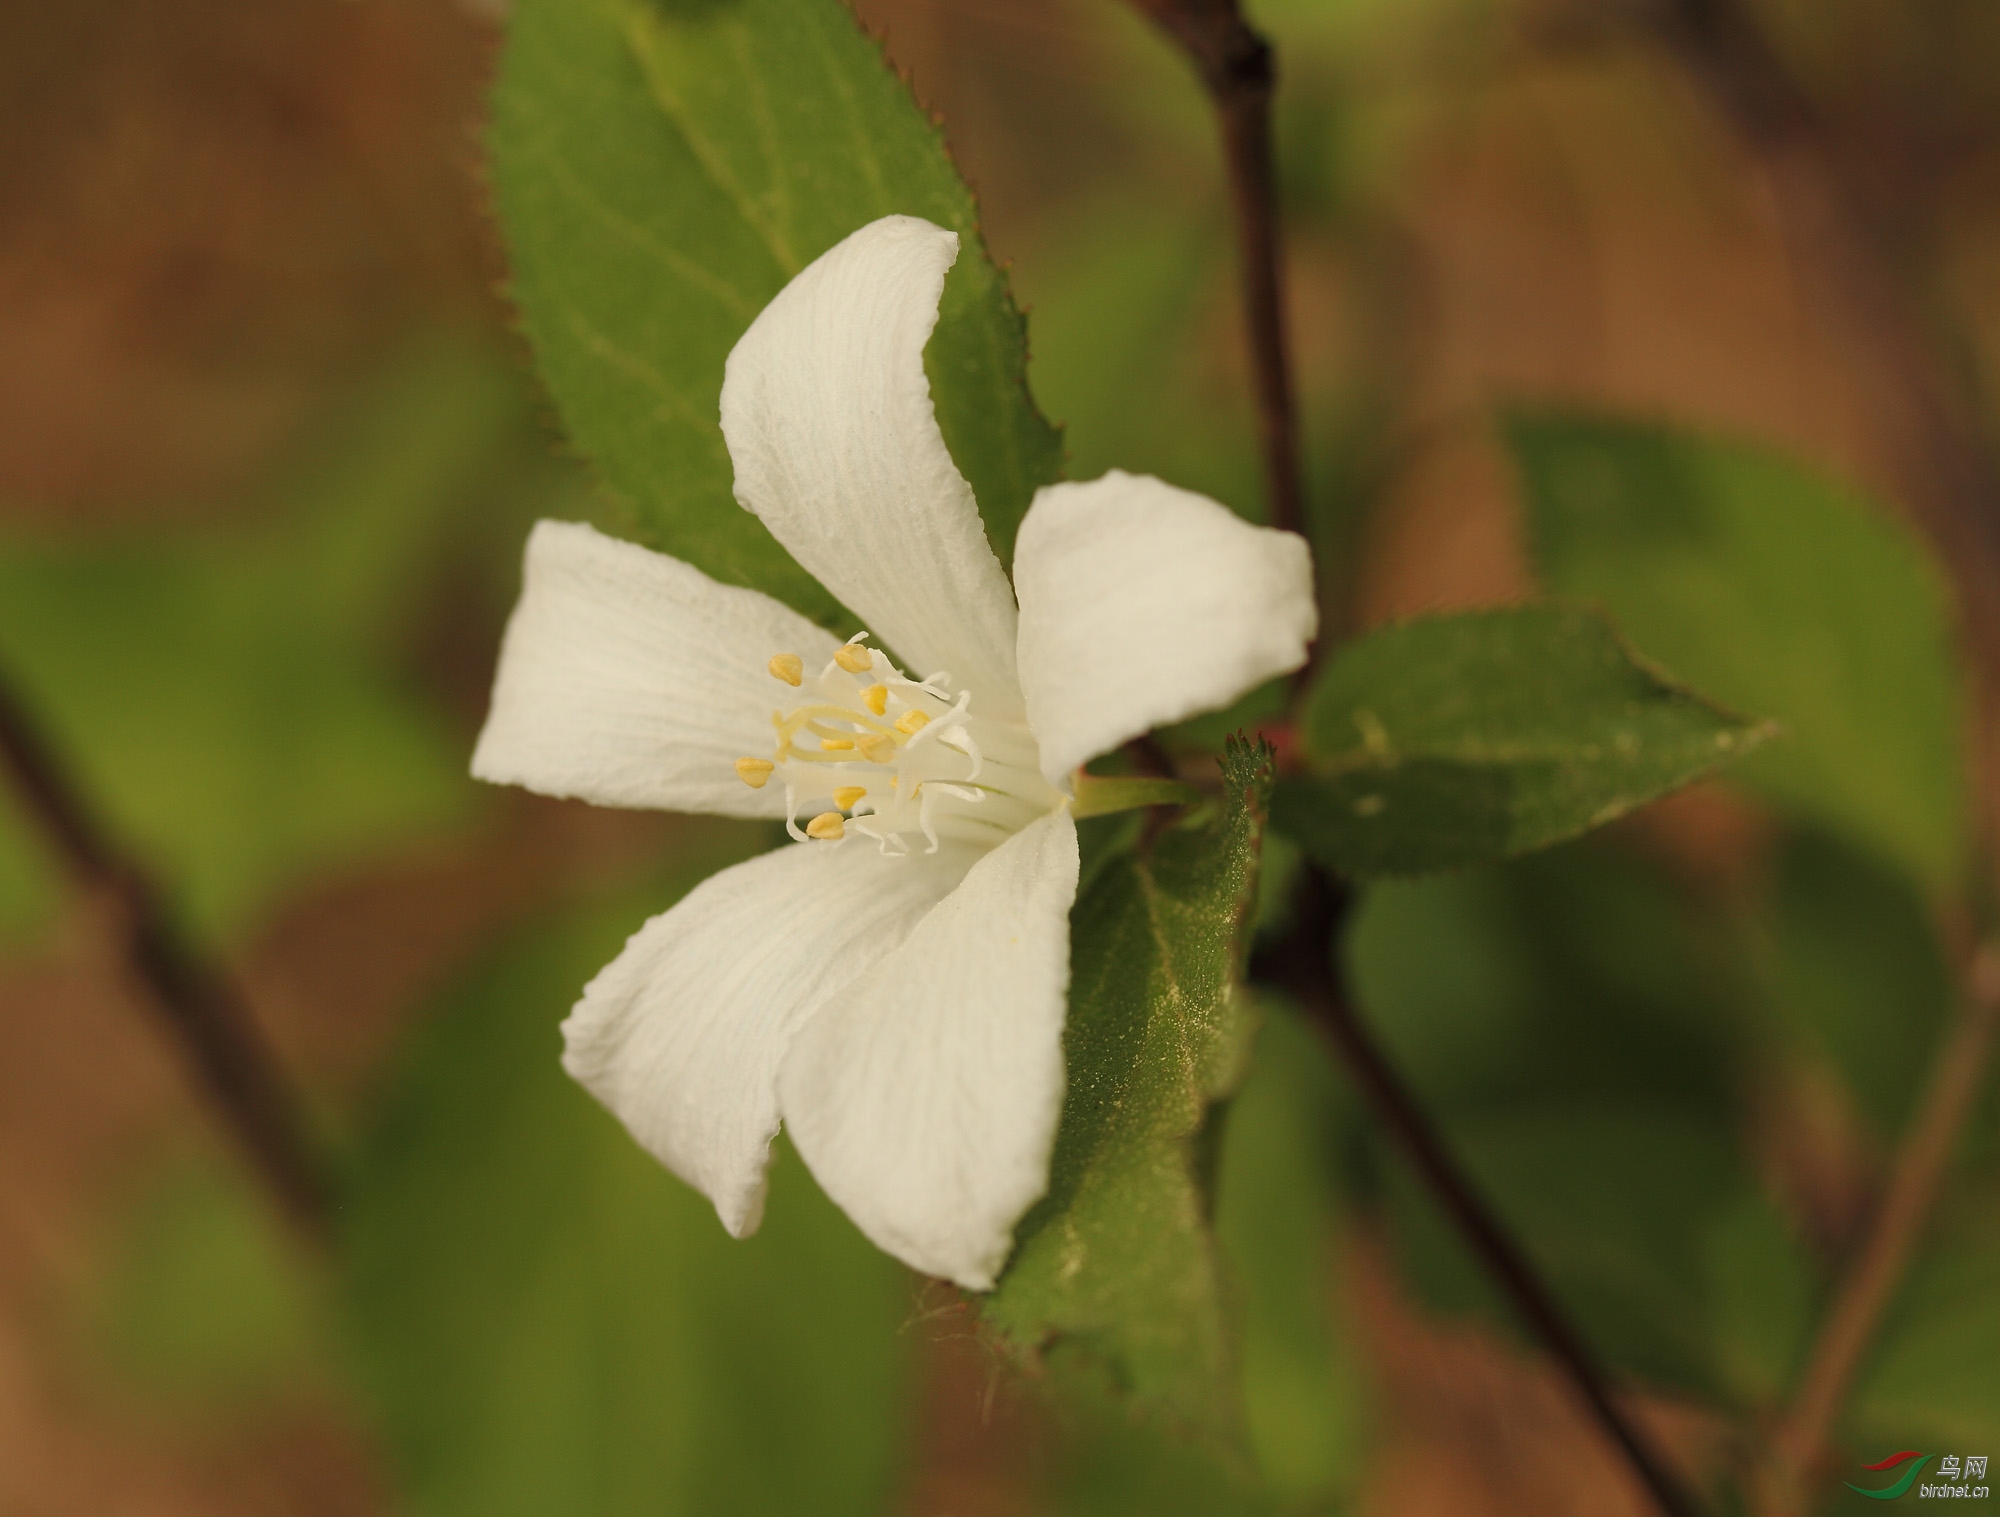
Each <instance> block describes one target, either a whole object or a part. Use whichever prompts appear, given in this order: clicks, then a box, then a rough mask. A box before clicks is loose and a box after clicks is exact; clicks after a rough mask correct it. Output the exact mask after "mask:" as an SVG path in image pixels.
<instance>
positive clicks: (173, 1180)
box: [80, 1154, 333, 1423]
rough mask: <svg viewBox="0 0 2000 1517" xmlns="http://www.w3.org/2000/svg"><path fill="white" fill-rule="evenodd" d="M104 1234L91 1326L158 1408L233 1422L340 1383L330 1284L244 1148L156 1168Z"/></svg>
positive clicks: (90, 1289)
mask: <svg viewBox="0 0 2000 1517" xmlns="http://www.w3.org/2000/svg"><path fill="white" fill-rule="evenodd" d="M106 1243H107V1244H108V1245H109V1246H108V1247H107V1248H106V1250H105V1259H104V1264H103V1266H102V1267H101V1268H98V1269H94V1270H91V1271H89V1277H88V1281H87V1286H86V1290H85V1292H84V1298H83V1300H82V1301H81V1303H80V1305H81V1308H82V1316H83V1323H84V1327H85V1332H86V1336H87V1338H88V1340H89V1342H90V1344H91V1347H92V1348H93V1349H94V1350H95V1351H96V1354H97V1356H98V1357H101V1358H102V1360H103V1361H104V1363H105V1365H106V1367H107V1368H108V1369H109V1370H110V1371H111V1372H112V1374H113V1375H115V1376H116V1378H117V1380H118V1381H119V1383H120V1384H121V1386H123V1387H126V1388H128V1389H131V1390H136V1391H138V1392H140V1393H142V1394H143V1395H144V1396H145V1397H146V1399H147V1403H148V1406H149V1409H152V1410H154V1411H156V1412H158V1413H160V1414H163V1415H165V1416H167V1417H170V1418H172V1419H174V1420H175V1421H191V1422H196V1423H204V1422H207V1423H222V1422H226V1421H228V1420H229V1419H231V1418H241V1417H242V1416H244V1415H245V1414H246V1413H249V1412H252V1411H256V1410H262V1411H266V1412H268V1410H269V1409H270V1407H271V1405H272V1403H273V1402H279V1401H285V1400H290V1401H293V1402H299V1401H304V1400H310V1399H311V1398H312V1396H313V1394H314V1393H315V1392H319V1393H323V1392H324V1391H325V1389H326V1387H327V1386H328V1385H329V1384H330V1383H331V1382H332V1379H333V1374H332V1360H331V1355H330V1353H329V1348H330V1335H329V1333H328V1331H327V1329H328V1323H327V1321H326V1317H325V1312H324V1307H325V1305H326V1301H325V1299H324V1294H325V1293H324V1291H323V1290H322V1288H321V1287H322V1285H323V1283H324V1282H323V1281H322V1280H320V1279H317V1278H314V1277H313V1276H312V1275H311V1274H310V1273H309V1272H308V1271H307V1270H305V1269H303V1268H302V1267H301V1264H302V1261H301V1259H300V1257H299V1254H298V1250H297V1249H296V1247H295V1246H293V1245H292V1244H291V1243H290V1240H287V1239H286V1238H285V1237H284V1236H283V1235H282V1233H281V1231H280V1228H279V1225H278V1223H277V1221H276V1219H275V1218H274V1217H273V1216H272V1214H271V1210H270V1206H269V1204H268V1202H267V1201H266V1199H265V1197H264V1196H263V1195H262V1194H260V1193H259V1192H258V1191H257V1190H256V1189H255V1188H254V1187H253V1186H252V1185H251V1183H250V1181H249V1179H248V1178H247V1176H246V1175H245V1174H244V1173H243V1172H242V1170H241V1168H240V1166H239V1165H237V1164H236V1162H235V1159H234V1156H233V1155H227V1156H225V1155H214V1154H203V1155H200V1156H187V1155H176V1156H174V1158H173V1159H171V1160H170V1161H169V1162H168V1163H167V1164H165V1165H163V1166H161V1167H160V1168H159V1169H157V1170H156V1171H154V1172H153V1173H150V1174H148V1175H147V1176H145V1182H144V1186H143V1189H142V1190H141V1191H140V1192H139V1194H138V1195H137V1197H136V1198H135V1204H134V1205H133V1206H132V1207H131V1208H130V1210H129V1211H126V1212H124V1213H122V1214H121V1215H120V1216H119V1218H118V1219H117V1224H116V1226H115V1228H114V1229H113V1230H112V1231H111V1232H110V1234H109V1235H108V1236H107V1238H106Z"/></svg>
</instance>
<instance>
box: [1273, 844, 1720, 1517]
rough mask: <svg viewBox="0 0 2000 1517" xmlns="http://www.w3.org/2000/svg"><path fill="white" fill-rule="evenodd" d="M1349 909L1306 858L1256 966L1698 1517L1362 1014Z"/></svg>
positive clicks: (1667, 1504)
mask: <svg viewBox="0 0 2000 1517" xmlns="http://www.w3.org/2000/svg"><path fill="white" fill-rule="evenodd" d="M1345 908H1346V897H1345V892H1344V891H1343V890H1342V888H1341V886H1340V885H1339V884H1338V882H1336V881H1335V880H1334V879H1332V878H1331V877H1330V876H1328V875H1327V874H1325V873H1324V872H1322V871H1321V870H1320V869H1319V868H1318V867H1317V866H1315V865H1308V866H1306V868H1305V869H1304V870H1302V871H1301V877H1300V881H1299V887H1298V893H1297V896H1296V898H1295V907H1294V910H1295V912H1296V915H1295V916H1294V919H1293V924H1292V928H1291V930H1290V932H1289V933H1288V934H1287V935H1286V937H1285V939H1284V941H1283V942H1282V943H1281V944H1280V945H1278V946H1277V947H1276V948H1275V949H1272V950H1270V951H1268V952H1260V953H1259V954H1258V955H1257V957H1256V958H1255V959H1254V960H1253V961H1252V964H1251V974H1252V975H1253V977H1255V978H1259V979H1263V980H1267V981H1268V982H1270V983H1272V984H1274V985H1277V986H1280V987H1282V988H1283V989H1285V990H1287V991H1289V992H1290V993H1291V994H1292V995H1293V996H1294V997H1296V998H1297V1000H1298V1001H1299V1002H1300V1004H1301V1005H1302V1006H1303V1007H1304V1009H1305V1010H1306V1012H1307V1013H1308V1014H1309V1015H1310V1016H1311V1017H1312V1018H1313V1020H1314V1021H1316V1022H1317V1023H1318V1024H1319V1025H1320V1026H1321V1027H1322V1028H1323V1029H1325V1031H1326V1033H1327V1034H1328V1036H1329V1037H1331V1038H1332V1039H1333V1042H1334V1045H1335V1046H1336V1047H1337V1048H1338V1050H1339V1052H1340V1055H1341V1057H1342V1058H1343V1059H1344V1060H1345V1061H1346V1064H1347V1068H1348V1072H1349V1073H1350V1074H1351V1075H1352V1076H1353V1078H1354V1081H1355V1083H1356V1084H1357V1085H1359V1086H1360V1087H1361V1090H1362V1093H1363V1094H1364V1095H1365V1096H1366V1097H1367V1099H1368V1101H1369V1104H1370V1105H1371V1106H1373V1107H1374V1109H1375V1115H1376V1117H1377V1119H1378V1120H1380V1122H1381V1123H1382V1125H1383V1126H1384V1127H1386V1128H1387V1129H1388V1131H1389V1134H1390V1136H1391V1137H1392V1138H1393V1139H1394V1140H1395V1141H1396V1143H1397V1144H1398V1145H1399V1146H1400V1147H1401V1148H1402V1150H1403V1153H1404V1155H1405V1157H1407V1158H1408V1159H1409V1161H1410V1162H1411V1163H1412V1164H1413V1165H1414V1166H1415V1167H1416V1169H1417V1172H1418V1173H1419V1174H1420V1175H1421V1176H1422V1177H1423V1179H1424V1181H1425V1183H1426V1184H1427V1185H1428V1186H1429V1187H1430V1189H1431V1192H1432V1194H1433V1195H1434V1196H1435V1197H1436V1198H1437V1200H1438V1202H1439V1203H1440V1204H1441V1205H1442V1206H1443V1207H1444V1209H1445V1211H1446V1212H1447V1213H1449V1214H1450V1216H1451V1220H1452V1222H1453V1223H1454V1224H1455V1225H1456V1226H1457V1228H1458V1230H1459V1233H1460V1234H1461V1236H1462V1237H1463V1238H1464V1240H1465V1242H1466V1244H1467V1245H1468V1246H1469V1247H1470V1248H1471V1249H1472V1251H1473V1253H1474V1254H1475V1255H1476V1256H1477V1257H1478V1259H1479V1261H1480V1263H1481V1264H1482V1265H1483V1266H1484V1267H1485V1269H1486V1272H1487V1273H1488V1274H1489V1275H1491V1276H1492V1277H1493V1279H1494V1280H1495V1281H1496V1282H1497V1283H1498V1285H1499V1286H1500V1288H1501V1290H1502V1291H1503V1292H1505V1294H1506V1296H1507V1298H1508V1300H1509V1301H1510V1302H1511V1303H1512V1305H1513V1307H1514V1309H1515V1311H1516V1312H1518V1313H1519V1314H1520V1317H1521V1319H1522V1321H1523V1322H1524V1323H1525V1324H1526V1325H1527V1326H1528V1328H1529V1330H1530V1331H1531V1332H1532V1333H1533V1334H1534V1336H1535V1337H1536V1338H1538V1339H1539V1340H1540V1341H1541V1344H1542V1347H1543V1348H1544V1349H1546V1350H1547V1351H1548V1353H1549V1355H1550V1357H1551V1358H1553V1359H1554V1360H1555V1362H1556V1365H1557V1366H1558V1367H1559V1368H1560V1369H1561V1370H1562V1372H1563V1374H1564V1375H1565V1376H1566V1377H1567V1378H1568V1380H1569V1383H1570V1386H1571V1388H1572V1389H1573V1390H1574V1391H1575V1392H1576V1395H1577V1398H1578V1400H1579V1401H1581V1402H1582V1403H1583V1405H1584V1407H1585V1409H1586V1410H1587V1411H1588V1412H1589V1413H1590V1415H1591V1416H1592V1417H1593V1418H1594V1419H1595V1420H1596V1422H1597V1424H1598V1426H1599V1427H1600V1428H1601V1429H1602V1430H1603V1432H1604V1435H1605V1437H1606V1438H1607V1439H1609V1440H1610V1442H1611V1443H1612V1444H1613V1445H1614V1446H1615V1447H1616V1448H1617V1450H1618V1452H1619V1453H1620V1454H1621V1455H1622V1456H1623V1457H1624V1459H1625V1462H1626V1463H1627V1464H1628V1465H1630V1466H1631V1469H1632V1473H1633V1474H1634V1475H1635V1476H1636V1477H1637V1479H1638V1481H1639V1483H1640V1484H1641V1485H1642V1486H1643V1487H1644V1488H1645V1490H1646V1493H1647V1495H1648V1496H1650V1497H1651V1498H1652V1502H1653V1505H1654V1506H1655V1507H1657V1508H1658V1509H1659V1510H1660V1511H1661V1512H1662V1513H1664V1514H1666V1517H1693V1514H1694V1513H1695V1512H1696V1511H1697V1510H1698V1509H1697V1507H1696V1506H1695V1503H1694V1501H1693V1499H1692V1498H1691V1497H1690V1496H1689V1495H1688V1494H1687V1492H1686V1491H1685V1490H1684V1489H1683V1488H1682V1486H1681V1483H1680V1481H1679V1480H1678V1479H1677V1478H1676V1477H1675V1476H1674V1475H1673V1474H1672V1472H1671V1471H1670V1469H1669V1467H1668V1464H1667V1462H1666V1460H1665V1458H1664V1457H1663V1456H1662V1455H1661V1454H1660V1453H1659V1451H1658V1450H1656V1449H1655V1448H1654V1447H1653V1445H1652V1442H1651V1440H1650V1439H1649V1438H1648V1437H1647V1436H1646V1435H1645V1433H1644V1432H1642V1431H1641V1430H1640V1428H1639V1427H1638V1425H1637V1424H1636V1423H1634V1422H1633V1421H1632V1420H1631V1419H1630V1418H1628V1417H1627V1416H1626V1415H1625V1413H1624V1411H1623V1410H1622V1409H1621V1408H1620V1407H1619V1405H1618V1403H1617V1401H1616V1400H1615V1399H1614V1398H1613V1396H1612V1394H1611V1387H1610V1381H1609V1379H1608V1378H1607V1376H1606V1375H1605V1373H1604V1371H1603V1370H1602V1369H1601V1368H1599V1366H1598V1364H1597V1361H1596V1358H1595V1356H1594V1355H1593V1354H1592V1353H1591V1351H1590V1349H1589V1347H1588V1346H1587V1345H1586V1344H1585V1343H1584V1341H1583V1337H1582V1335H1581V1334H1580V1333H1579V1332H1578V1331H1577V1330H1576V1328H1575V1327H1574V1326H1573V1325H1572V1324H1571V1322H1570V1321H1569V1318H1568V1317H1567V1316H1566V1315H1565V1314H1564V1313H1563V1310H1562V1308H1561V1307H1560V1306H1559V1305H1558V1304H1557V1302H1556V1299H1555V1297H1554V1295H1553V1294H1552V1293H1551V1292H1550V1290H1549V1288H1548V1287H1547V1286H1546V1285H1545V1284H1543V1283H1542V1280H1541V1278H1540V1277H1539V1276H1538V1275H1537V1274H1536V1272H1535V1268H1534V1266H1533V1265H1532V1264H1531V1263H1530V1262H1529V1260H1528V1257H1527V1254H1526V1253H1525V1252H1524V1251H1523V1249H1522V1248H1521V1245H1520V1244H1519V1243H1518V1242H1516V1241H1515V1240H1514V1238H1513V1236H1512V1235H1511V1234H1510V1233H1509V1232H1508V1231H1507V1228H1506V1225H1505V1224H1504V1223H1503V1222H1502V1221H1501V1220H1500V1218H1499V1217H1498V1216H1496V1215H1495V1214H1494V1212H1493V1211H1492V1209H1491V1208H1490V1207H1489V1206H1488V1205H1487V1204H1486V1202H1485V1201H1484V1200H1483V1199H1482V1198H1481V1196H1480V1194H1479V1191H1478V1189H1477V1187H1476V1186H1475V1185H1474V1184H1473V1182H1472V1180H1471V1179H1470V1177H1469V1176H1467V1175H1466V1174H1465V1173H1464V1171H1463V1170H1461V1169H1460V1168H1459V1166H1458V1164H1457V1162H1456V1161H1455V1160H1454V1159H1453V1158H1452V1156H1451V1154H1450V1153H1449V1151H1448V1150H1447V1149H1446V1148H1445V1145H1444V1141H1443V1139H1442V1138H1441V1137H1440V1136H1439V1135H1438V1132H1437V1130H1436V1128H1434V1127H1433V1126H1432V1124H1431V1121H1430V1118H1429V1117H1428V1116H1426V1115H1425V1113H1424V1110H1423V1108H1422V1107H1421V1106H1419V1105H1418V1104H1417V1100H1416V1097H1415V1096H1414V1095H1413V1094H1412V1093H1411V1091H1410V1089H1409V1087H1408V1086H1406V1085H1405V1084H1404V1083H1403V1081H1402V1078H1401V1077H1400V1076H1399V1075H1398V1074H1397V1073H1396V1070H1395V1068H1394V1067H1393V1066H1392V1065H1391V1064H1390V1063H1389V1061H1388V1059H1387V1057H1386V1056H1385V1055H1384V1054H1383V1052H1382V1050H1381V1049H1380V1048H1379V1047H1377V1046H1376V1043H1375V1040H1374V1037H1373V1035H1372V1034H1371V1033H1370V1032H1369V1030H1368V1028H1367V1026H1366V1025H1365V1024H1364V1023H1363V1022H1362V1021H1361V1018H1360V1017H1359V1015H1358V1014H1357V1013H1356V1011H1355V1008H1354V1005H1353V1002H1352V1001H1351V1000H1350V998H1349V997H1348V996H1347V995H1346V993H1345V991H1344V989H1343V987H1342V986H1341V984H1340V982H1339V979H1338V978H1337V976H1336V975H1335V973H1334V969H1333V952H1334V944H1335V939H1336V935H1337V933H1338V930H1339V926H1340V921H1341V917H1342V915H1343V914H1344V911H1345Z"/></svg>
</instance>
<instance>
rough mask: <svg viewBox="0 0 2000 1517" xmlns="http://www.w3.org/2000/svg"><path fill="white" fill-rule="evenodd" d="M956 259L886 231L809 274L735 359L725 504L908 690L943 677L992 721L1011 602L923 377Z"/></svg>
mask: <svg viewBox="0 0 2000 1517" xmlns="http://www.w3.org/2000/svg"><path fill="white" fill-rule="evenodd" d="M957 256H958V236H957V234H956V233H953V232H947V231H945V230H944V229H943V228H942V227H936V226H933V225H931V223H929V222H928V221H921V220H919V219H917V218H916V217H914V216H885V217H884V218H882V220H880V221H876V222H872V223H870V224H869V225H868V226H865V227H863V228H862V229H861V230H860V231H858V232H856V233H854V234H853V235H852V236H850V237H849V238H847V239H846V241H844V242H842V243H840V244H838V245H837V246H835V247H834V248H832V249H830V250H829V251H827V252H826V253H824V254H822V255H821V256H820V257H819V258H818V259H816V260H814V262H812V263H811V264H810V265H808V266H807V267H806V268H805V269H804V270H803V271H802V272H801V273H800V274H799V275H798V277H797V278H795V279H794V280H793V281H792V282H791V283H790V284H788V285H786V286H785V288H784V289H783V290H781V291H779V292H778V296H777V298H776V299H775V300H773V301H772V302H771V303H770V305H768V306H766V307H765V308H764V311H763V313H762V314H761V315H759V316H758V318H757V319H756V321H754V322H752V323H751V325H750V330H749V331H747V332H745V333H744V334H743V338H742V340H741V341H740V342H738V343H737V344H736V348H735V350H734V351H733V352H731V353H730V355H729V363H728V366H727V368H726V369H725V371H724V377H723V381H722V435H723V437H724V438H725V439H726V440H727V441H728V444H729V456H730V458H731V459H733V460H734V461H735V464H736V498H737V499H738V500H739V501H741V502H742V503H743V504H744V505H745V506H746V507H748V508H749V509H750V510H752V511H754V512H756V513H757V515H758V516H759V517H761V518H762V519H763V522H764V525H766V526H767V527H769V528H770V529H771V532H772V534H773V535H774V536H775V537H776V538H777V539H778V541H779V542H781V543H783V544H784V545H785V547H786V548H787V549H789V550H790V552H791V555H792V557H794V558H796V559H797V560H798V561H799V562H800V563H801V564H803V565H804V566H805V567H806V568H807V569H808V570H810V571H811V573H812V574H813V576H814V577H815V578H816V579H818V580H819V582H820V583H821V584H823V585H825V586H826V587H827V589H829V590H831V591H832V592H833V593H834V594H835V595H837V596H839V597H840V599H841V601H842V602H843V603H844V604H845V605H847V606H848V607H849V608H850V609H851V610H853V611H854V612H855V614H856V615H858V616H860V617H861V619H862V621H863V622H864V623H865V624H866V626H867V628H868V630H869V631H870V632H871V633H873V634H874V635H875V637H876V638H877V639H878V640H880V641H881V642H882V643H883V644H885V645H886V646H887V647H888V648H889V649H891V650H892V651H893V652H894V653H896V654H897V655H899V656H900V658H901V659H902V661H903V664H904V667H905V668H906V669H908V670H909V672H910V673H911V674H912V675H913V676H914V677H916V678H918V679H922V678H923V677H924V676H925V675H927V674H931V673H933V672H936V671H938V670H949V671H950V672H951V673H952V675H953V676H954V677H955V678H956V679H957V680H958V681H959V683H960V684H961V685H970V686H971V687H972V688H974V689H975V690H977V691H979V692H980V698H981V700H982V702H983V703H984V704H985V705H986V706H988V707H992V708H1000V707H1004V706H1005V705H1006V704H1008V703H1010V702H1012V701H1013V700H1014V699H1015V692H1016V690H1017V688H1018V687H1017V685H1016V683H1015V679H1014V626H1015V612H1014V597H1013V595H1012V594H1011V593H1010V592H1009V590H1008V588H1007V579H1006V576H1005V575H1004V574H1002V573H1001V571H1000V563H999V560H998V559H996V558H995V557H994V556H993V549H992V548H991V547H990V546H989V545H988V543H987V541H986V531H985V528H984V527H983V526H982V525H981V523H980V520H979V509H978V506H977V505H976V504H975V503H974V501H973V498H972V487H971V486H970V485H968V484H967V483H966V482H965V478H964V476H963V475H961V474H960V473H959V472H958V466H957V465H956V464H954V463H953V462H952V461H951V454H950V452H949V451H947V450H946V448H945V444H944V435H943V434H942V433H941V432H939V431H938V424H937V416H936V413H935V412H934V411H933V410H932V408H931V392H930V381H929V380H928V379H926V378H925V376H924V344H925V342H926V341H928V340H929V338H930V334H931V328H932V327H933V326H935V325H936V324H937V311H938V298H939V295H940V294H941V292H942V291H943V289H944V275H945V270H946V269H948V268H950V267H951V265H952V262H953V260H954V259H956V258H957ZM994 714H995V715H999V716H1007V717H1014V716H1018V714H1019V711H1018V707H1017V708H1015V709H1013V710H1006V709H995V710H994Z"/></svg>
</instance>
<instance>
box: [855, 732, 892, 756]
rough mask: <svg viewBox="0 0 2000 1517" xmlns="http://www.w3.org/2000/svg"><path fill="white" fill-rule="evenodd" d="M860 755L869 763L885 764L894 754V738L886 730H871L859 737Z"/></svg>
mask: <svg viewBox="0 0 2000 1517" xmlns="http://www.w3.org/2000/svg"><path fill="white" fill-rule="evenodd" d="M860 747H861V756H862V757H863V758H865V759H866V760H868V762H869V763H871V764H886V763H888V762H889V760H891V759H892V758H894V757H895V756H896V740H895V739H894V738H893V737H891V736H889V734H888V733H886V732H871V733H869V734H868V735H867V736H866V737H864V738H862V739H861V743H860Z"/></svg>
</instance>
